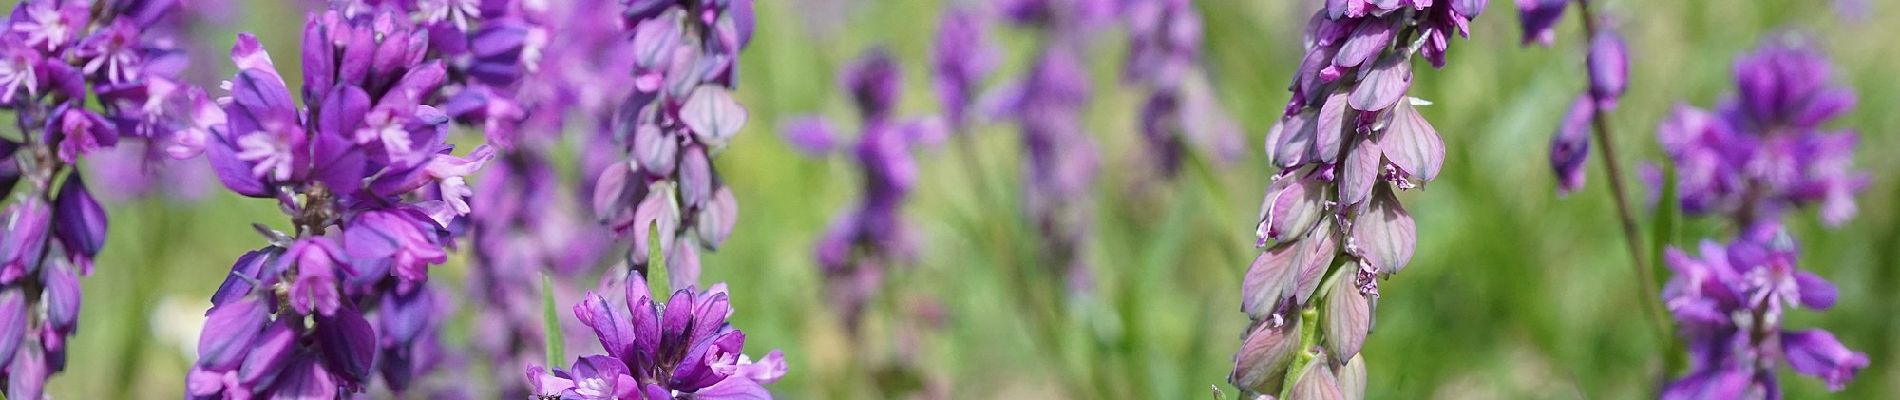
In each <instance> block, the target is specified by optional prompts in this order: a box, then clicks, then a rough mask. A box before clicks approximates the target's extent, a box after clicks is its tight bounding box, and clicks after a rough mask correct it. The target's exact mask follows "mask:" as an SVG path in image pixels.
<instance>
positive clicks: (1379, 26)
mask: <svg viewBox="0 0 1900 400" xmlns="http://www.w3.org/2000/svg"><path fill="white" fill-rule="evenodd" d="M1326 5H1327V6H1326V7H1325V9H1323V10H1320V11H1318V12H1316V13H1315V14H1314V15H1313V18H1312V20H1311V22H1310V23H1309V24H1308V26H1307V31H1306V44H1307V52H1306V58H1305V61H1303V62H1302V64H1301V66H1300V69H1299V71H1298V72H1296V73H1295V74H1294V79H1293V83H1292V86H1291V90H1292V92H1293V97H1292V99H1291V100H1290V101H1289V102H1288V104H1287V107H1286V109H1285V113H1284V115H1285V116H1284V117H1282V118H1281V120H1280V122H1279V123H1278V124H1276V125H1275V126H1274V127H1273V129H1272V131H1270V132H1268V135H1267V152H1268V154H1269V155H1270V156H1271V158H1272V161H1273V163H1274V165H1276V166H1279V167H1280V168H1281V171H1280V172H1279V173H1277V174H1275V175H1274V178H1273V181H1272V183H1270V184H1269V185H1268V188H1267V193H1266V196H1265V201H1264V202H1263V203H1262V204H1261V213H1260V214H1261V217H1260V219H1259V225H1258V229H1257V231H1256V233H1257V235H1258V237H1259V243H1258V244H1259V245H1260V246H1262V247H1267V250H1266V252H1264V253H1262V254H1261V255H1260V256H1259V257H1258V258H1256V259H1255V260H1254V263H1253V266H1252V267H1250V268H1249V269H1248V270H1247V273H1246V277H1245V280H1244V282H1243V283H1242V287H1241V293H1242V300H1241V310H1242V311H1244V312H1246V313H1247V315H1248V317H1249V319H1251V320H1252V324H1251V326H1250V327H1249V328H1248V330H1247V332H1246V335H1245V337H1244V339H1243V340H1242V343H1241V346H1240V350H1239V352H1237V353H1236V354H1235V356H1234V370H1233V373H1232V375H1230V376H1229V381H1230V382H1231V383H1233V384H1234V386H1236V387H1238V388H1239V389H1241V391H1242V392H1243V393H1246V394H1248V396H1253V395H1268V396H1277V397H1290V398H1294V399H1302V398H1341V397H1345V398H1362V397H1363V395H1364V388H1365V387H1364V385H1365V378H1366V375H1365V374H1366V371H1365V365H1364V364H1365V362H1364V361H1363V360H1361V358H1362V357H1361V356H1360V354H1359V349H1360V347H1361V346H1362V345H1363V344H1364V342H1365V338H1366V334H1367V333H1368V332H1370V330H1371V328H1372V325H1373V318H1372V316H1373V309H1374V307H1375V306H1376V304H1377V302H1378V296H1379V281H1378V279H1379V278H1381V277H1389V276H1391V275H1392V274H1396V273H1398V272H1399V271H1400V270H1402V269H1403V268H1404V267H1405V265H1406V264H1407V263H1408V262H1409V261H1410V260H1411V258H1412V254H1413V250H1414V246H1415V244H1416V239H1417V236H1416V230H1415V226H1414V222H1413V220H1412V217H1411V216H1410V215H1409V214H1407V213H1406V211H1405V208H1404V206H1403V205H1402V204H1400V203H1399V199H1398V196H1397V194H1396V191H1397V190H1404V189H1414V188H1420V187H1422V186H1423V185H1425V184H1426V183H1428V182H1430V181H1431V180H1432V179H1433V178H1434V177H1436V176H1437V174H1438V172H1439V168H1440V166H1441V165H1442V164H1443V162H1444V156H1445V148H1444V143H1443V142H1442V141H1441V140H1440V139H1439V137H1438V132H1437V130H1436V129H1434V128H1432V126H1431V124H1430V123H1428V122H1426V121H1425V118H1424V116H1423V115H1421V114H1420V113H1419V111H1418V108H1417V107H1418V106H1420V105H1422V104H1424V101H1422V100H1419V99H1415V98H1410V97H1407V96H1406V91H1407V90H1408V89H1409V88H1410V86H1411V81H1412V67H1411V66H1412V58H1413V57H1414V56H1423V57H1424V58H1425V59H1426V60H1428V61H1430V62H1431V63H1432V64H1433V65H1434V66H1442V65H1443V64H1444V56H1445V51H1446V50H1447V49H1448V46H1449V45H1450V38H1451V35H1460V36H1464V35H1467V34H1468V32H1467V30H1466V27H1467V25H1468V24H1469V22H1470V21H1471V19H1472V18H1474V17H1476V16H1477V15H1478V13H1479V12H1480V11H1483V9H1484V6H1485V2H1484V1H1437V2H1427V1H1387V2H1378V1H1370V2H1369V1H1364V0H1339V1H1328V2H1327V3H1326ZM1269 245H1270V246H1269ZM1334 266H1338V267H1337V268H1334ZM1289 377H1292V379H1288V378H1289ZM1288 384H1291V385H1290V386H1288ZM1289 394H1290V395H1291V396H1288V395H1289Z"/></svg>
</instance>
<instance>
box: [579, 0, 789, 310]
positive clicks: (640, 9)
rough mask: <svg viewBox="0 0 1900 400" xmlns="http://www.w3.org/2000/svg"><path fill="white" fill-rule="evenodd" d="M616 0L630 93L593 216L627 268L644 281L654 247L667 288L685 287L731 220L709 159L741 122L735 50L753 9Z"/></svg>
mask: <svg viewBox="0 0 1900 400" xmlns="http://www.w3.org/2000/svg"><path fill="white" fill-rule="evenodd" d="M623 3H624V5H625V6H626V9H625V10H624V11H625V13H624V14H623V17H625V22H624V26H626V27H628V28H629V29H631V32H629V33H631V35H630V36H628V37H631V38H632V46H633V47H632V51H631V52H628V53H626V54H625V56H627V57H629V58H631V59H632V61H633V69H632V72H633V80H632V83H633V89H634V90H633V93H631V94H630V95H629V96H628V97H627V98H625V99H624V101H623V102H622V103H621V104H620V109H619V110H618V111H616V113H617V114H616V115H617V116H616V119H615V121H614V123H613V124H612V127H611V128H612V132H613V135H614V139H615V140H616V141H617V142H619V144H620V146H621V149H623V150H624V151H625V152H626V155H627V157H628V158H629V160H626V161H625V162H621V163H616V164H614V165H613V166H612V167H610V168H608V169H607V170H605V171H603V172H602V173H601V174H600V177H599V179H598V180H597V181H596V182H595V185H594V193H593V194H594V198H593V200H594V201H593V204H594V213H595V215H596V216H598V217H599V218H601V219H602V220H603V221H604V222H605V223H606V225H607V226H608V227H609V228H610V229H612V230H613V231H614V233H615V234H616V235H618V236H619V237H622V238H627V239H630V242H631V243H630V244H631V246H629V247H630V248H629V250H628V252H627V263H628V264H629V265H630V266H631V267H632V268H633V269H634V271H636V272H638V273H639V274H641V275H644V274H646V271H647V269H648V268H649V265H648V264H649V262H650V260H649V258H648V253H649V250H651V249H652V246H654V244H655V243H657V244H658V246H659V250H660V251H661V252H662V253H663V254H664V256H665V257H664V258H665V259H666V260H668V263H669V265H668V267H669V269H668V270H667V274H668V276H669V277H671V278H673V280H674V281H675V283H676V285H675V286H676V287H684V286H689V285H678V283H687V284H690V283H693V282H696V281H697V280H698V276H699V271H698V268H697V267H698V259H699V251H700V250H701V249H704V250H708V251H710V250H713V249H717V248H718V247H719V245H720V244H722V243H724V242H725V240H726V237H727V236H730V235H731V234H732V226H733V221H734V219H735V218H737V217H738V212H739V206H738V204H737V201H736V200H735V199H734V197H733V194H732V189H731V188H730V187H727V186H726V184H725V182H724V180H723V179H721V178H720V177H719V175H718V173H717V171H715V170H714V169H713V165H712V157H713V156H714V155H716V154H718V153H719V152H720V151H722V150H724V149H725V146H726V144H728V143H730V142H731V141H732V138H733V136H735V135H737V134H738V133H739V129H740V128H741V127H743V126H744V125H745V122H746V110H745V107H744V106H741V105H740V104H739V102H738V99H737V98H735V97H734V94H733V89H734V88H735V87H736V84H737V80H738V75H737V72H738V71H737V69H738V64H737V63H738V57H739V52H740V50H742V49H744V48H745V46H746V45H747V44H748V43H750V42H751V40H752V19H753V16H752V2H751V1H750V0H722V1H708V2H696V1H676V0H638V1H634V0H629V1H626V2H623ZM654 235H657V237H655V236H654ZM673 267H679V268H678V269H674V268H673Z"/></svg>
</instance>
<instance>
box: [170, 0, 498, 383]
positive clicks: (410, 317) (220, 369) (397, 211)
mask: <svg viewBox="0 0 1900 400" xmlns="http://www.w3.org/2000/svg"><path fill="white" fill-rule="evenodd" d="M346 14H347V13H345V12H342V11H339V10H330V11H326V12H323V13H321V14H312V15H310V16H308V17H307V18H306V22H305V26H304V41H303V42H304V46H303V54H304V57H303V66H302V67H303V76H304V78H305V84H304V86H303V88H302V98H303V107H298V106H297V105H296V104H295V103H294V101H293V100H292V95H291V92H290V90H289V88H288V87H286V86H285V84H284V80H283V78H282V77H281V76H279V75H278V72H277V68H276V66H275V65H274V64H273V63H272V61H271V58H270V55H269V54H268V53H266V52H265V50H264V48H263V47H262V46H261V45H260V44H259V43H258V41H257V38H256V37H253V36H251V35H250V34H242V35H239V36H238V40H237V44H236V45H235V46H233V48H232V50H231V58H232V61H233V62H234V63H235V64H236V65H237V67H238V69H239V72H238V73H237V75H236V76H234V77H232V78H231V79H230V80H229V81H226V83H225V85H224V86H225V88H226V90H228V91H229V95H228V96H227V97H223V98H220V99H218V104H219V105H220V106H221V111H222V112H223V113H224V115H225V117H226V120H225V123H224V124H222V125H216V126H212V127H210V128H209V129H208V130H209V135H208V136H207V137H206V139H205V142H204V143H205V144H204V153H205V155H206V157H207V158H208V160H210V162H211V164H212V167H213V169H214V170H215V171H216V172H217V175H218V178H219V180H220V181H221V182H222V183H223V184H224V186H225V187H226V188H228V189H230V190H231V191H233V192H236V193H238V194H240V195H244V196H248V197H256V198H271V199H276V200H277V201H278V206H279V207H280V208H281V209H282V210H284V212H285V213H286V214H288V215H289V216H290V217H291V222H292V224H293V226H294V227H295V229H294V230H293V232H292V233H282V232H277V231H274V230H270V229H268V228H262V227H260V228H259V230H260V232H262V233H264V234H265V235H266V236H267V237H268V238H269V239H270V242H271V243H270V245H268V246H266V247H264V248H262V249H258V250H255V251H252V252H250V253H247V254H245V255H244V256H243V257H240V258H239V259H238V261H237V262H236V263H235V264H234V265H233V266H232V270H231V273H230V275H229V276H227V277H226V279H225V282H224V284H223V285H222V286H220V287H219V290H218V292H217V293H216V294H215V295H214V296H213V297H212V308H211V309H210V310H209V311H208V312H207V313H206V315H207V320H206V323H205V328H204V331H203V333H201V334H200V335H199V346H198V348H199V358H198V361H197V362H196V363H195V364H193V367H192V370H191V372H190V374H189V375H188V377H187V381H186V387H187V389H186V394H187V396H188V397H190V398H249V397H254V396H266V397H270V396H284V397H337V396H338V395H340V394H343V393H352V392H362V391H364V390H366V388H367V387H368V386H370V385H371V383H372V382H371V381H372V379H373V377H374V375H372V374H380V375H381V376H382V378H383V379H382V383H383V384H384V385H385V386H386V387H387V388H388V389H389V390H391V391H394V392H397V393H401V392H403V391H405V390H406V389H407V388H408V386H409V384H410V383H412V382H413V381H414V380H415V379H416V378H417V377H418V376H420V375H422V374H424V373H425V372H427V371H429V370H430V369H432V367H433V365H434V364H435V363H437V362H439V361H440V359H441V358H440V356H441V353H440V351H439V348H438V347H436V346H437V344H436V343H434V342H433V340H435V335H434V331H435V329H436V326H438V325H439V324H440V323H441V322H442V321H441V318H442V316H443V315H444V314H445V313H444V312H442V310H441V308H440V307H442V306H444V305H445V304H447V300H446V299H445V298H443V297H442V296H443V294H442V293H440V292H437V291H436V290H435V289H433V287H431V286H428V285H427V282H428V269H429V266H430V265H433V264H439V263H442V262H444V261H446V259H447V251H448V248H449V247H450V246H452V245H453V232H454V231H455V229H456V227H457V226H459V225H460V224H461V223H462V222H460V220H461V219H462V218H463V217H464V216H465V215H466V214H467V213H468V212H469V208H468V206H467V202H466V201H467V197H468V196H469V193H470V192H471V190H470V189H469V187H468V186H467V182H466V177H467V176H469V175H470V174H472V173H474V172H475V171H476V170H478V169H480V168H481V167H482V165H483V164H484V163H486V162H487V161H488V160H489V159H490V158H492V157H493V150H492V149H491V148H489V147H487V146H482V147H478V148H476V149H475V150H474V151H472V152H469V153H468V154H467V155H466V156H456V155H452V154H451V153H450V151H451V150H452V146H450V145H448V144H446V143H444V139H445V137H446V136H447V134H448V130H447V124H448V122H449V117H448V116H447V115H446V114H444V113H443V112H442V111H441V110H440V109H438V108H436V107H434V106H430V105H427V104H425V102H424V101H425V99H429V98H431V97H432V96H434V95H435V93H436V91H437V90H438V89H439V87H440V86H441V85H442V84H443V82H444V79H445V75H447V71H446V69H445V67H444V65H443V62H442V61H440V60H436V59H433V58H430V57H426V55H427V49H428V47H427V46H428V45H427V36H426V32H424V31H422V30H420V29H419V28H418V27H417V26H415V25H412V24H410V22H409V21H410V20H409V19H408V17H406V16H404V15H403V14H400V13H398V12H397V11H396V10H393V9H386V8H384V9H377V10H375V11H373V12H367V13H363V14H358V15H355V16H348V15H346Z"/></svg>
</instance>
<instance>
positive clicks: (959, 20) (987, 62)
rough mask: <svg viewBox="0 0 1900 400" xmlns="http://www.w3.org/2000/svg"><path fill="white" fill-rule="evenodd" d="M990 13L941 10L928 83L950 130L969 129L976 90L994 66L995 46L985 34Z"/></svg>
mask: <svg viewBox="0 0 1900 400" xmlns="http://www.w3.org/2000/svg"><path fill="white" fill-rule="evenodd" d="M989 25H990V17H989V16H987V15H985V14H983V13H979V12H976V11H975V10H972V9H969V8H960V7H959V8H951V9H949V10H946V11H944V13H943V20H942V21H941V22H939V26H938V27H937V37H936V41H935V42H934V44H933V45H932V46H933V47H932V48H931V53H930V66H931V83H932V84H933V85H934V86H935V87H936V89H937V101H938V103H940V104H942V105H943V114H944V115H943V117H944V120H945V121H947V122H949V124H950V125H951V127H952V132H954V133H964V132H965V131H966V130H967V129H969V126H970V124H971V123H972V122H973V121H971V119H972V117H973V116H972V115H971V110H970V107H972V106H974V105H975V103H976V97H977V91H978V90H980V89H979V88H980V87H981V85H982V84H983V81H984V80H986V79H988V78H989V76H990V73H992V72H994V71H995V69H996V62H997V59H998V57H999V56H998V52H999V51H998V49H997V48H996V43H994V42H993V41H991V39H990V35H989V28H990V26H989Z"/></svg>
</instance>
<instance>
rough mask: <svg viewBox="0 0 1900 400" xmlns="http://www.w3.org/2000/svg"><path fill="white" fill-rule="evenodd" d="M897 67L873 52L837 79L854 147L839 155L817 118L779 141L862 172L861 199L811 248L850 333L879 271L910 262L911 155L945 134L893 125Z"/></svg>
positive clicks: (937, 126)
mask: <svg viewBox="0 0 1900 400" xmlns="http://www.w3.org/2000/svg"><path fill="white" fill-rule="evenodd" d="M900 72H901V66H899V65H898V64H897V60H896V59H895V58H892V57H891V54H890V53H888V52H886V51H885V50H883V49H873V50H870V51H868V52H866V53H865V54H863V55H861V56H859V57H858V59H857V60H855V61H853V62H851V64H849V65H847V66H845V69H844V73H843V76H842V77H841V79H840V80H841V81H842V86H843V88H844V89H845V92H847V93H850V94H852V96H853V99H854V100H855V102H854V103H855V105H856V106H857V107H856V108H857V110H858V116H859V117H860V118H862V120H863V123H862V124H861V127H860V130H861V131H862V132H861V133H859V134H858V138H857V142H856V143H855V144H852V145H851V147H849V148H848V149H847V148H844V147H843V143H839V139H838V136H839V134H838V133H837V132H835V130H836V128H834V127H833V124H832V123H831V122H829V121H827V120H826V119H825V118H824V117H804V118H800V119H796V120H794V122H791V123H789V124H787V125H786V126H785V128H784V133H785V137H786V139H787V140H789V141H791V142H792V144H793V145H794V146H796V147H798V148H799V149H800V150H803V151H805V152H807V153H809V154H812V155H815V156H824V155H827V154H829V153H831V152H833V151H837V152H841V153H842V152H844V151H847V150H849V151H850V152H851V153H850V155H851V156H852V160H853V161H855V162H856V163H857V167H858V168H859V169H860V170H861V171H862V172H863V173H864V189H863V199H861V200H860V201H858V202H857V203H855V204H854V205H852V206H851V208H849V209H847V210H845V211H844V212H843V213H842V214H840V215H838V216H837V217H836V218H834V219H833V221H832V225H831V227H830V228H829V229H826V231H825V234H824V236H823V237H822V238H821V239H819V242H818V244H817V246H816V253H817V257H818V265H819V266H820V267H821V268H823V269H824V275H825V282H826V286H827V289H826V290H825V292H826V293H827V294H828V295H830V296H832V297H833V304H834V305H835V306H837V307H838V308H840V313H841V314H842V315H843V316H844V320H845V321H846V325H848V326H850V327H852V328H857V327H858V322H859V321H860V318H859V317H861V316H862V312H863V310H864V306H865V304H867V303H868V302H869V300H870V297H871V296H874V295H876V294H877V293H876V292H877V290H878V288H881V287H883V285H884V280H883V276H884V268H887V267H890V266H897V265H905V264H910V263H914V262H915V261H916V256H917V239H916V237H915V234H913V233H912V231H911V228H910V226H909V224H907V223H905V222H904V220H903V213H902V207H903V204H904V202H905V201H906V199H908V198H909V197H910V192H911V189H912V188H913V187H914V186H916V183H917V164H916V161H915V160H912V159H911V151H912V149H914V148H916V147H919V146H926V145H929V144H931V143H932V142H934V141H936V140H937V139H938V137H939V136H941V135H942V134H943V132H944V130H945V127H944V126H943V123H942V122H941V120H939V119H937V118H935V117H925V118H912V119H900V118H898V117H897V116H896V115H895V114H896V113H895V112H894V109H895V108H896V107H897V104H898V103H899V97H900V96H901V94H902V89H903V86H904V81H903V78H902V76H901V74H900Z"/></svg>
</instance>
